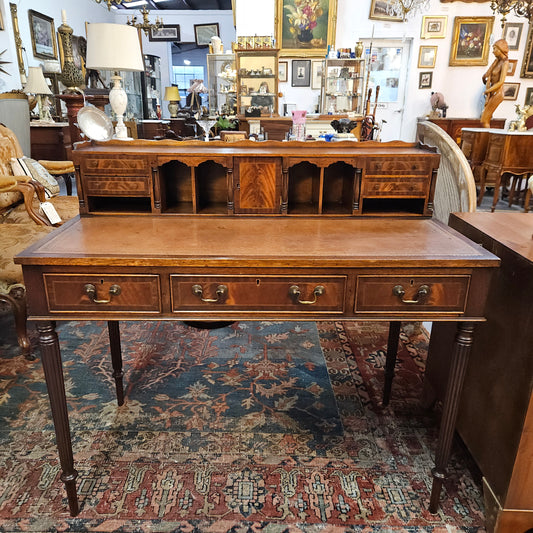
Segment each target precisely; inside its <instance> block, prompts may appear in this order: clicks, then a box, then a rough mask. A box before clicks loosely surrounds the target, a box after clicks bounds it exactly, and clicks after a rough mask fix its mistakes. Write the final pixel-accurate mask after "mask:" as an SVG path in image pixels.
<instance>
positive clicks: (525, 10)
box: [490, 0, 533, 28]
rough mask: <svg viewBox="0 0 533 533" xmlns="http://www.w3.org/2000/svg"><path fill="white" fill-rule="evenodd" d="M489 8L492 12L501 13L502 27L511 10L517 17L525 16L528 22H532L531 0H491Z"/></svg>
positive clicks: (532, 4)
mask: <svg viewBox="0 0 533 533" xmlns="http://www.w3.org/2000/svg"><path fill="white" fill-rule="evenodd" d="M490 8H491V9H492V11H493V12H494V13H499V14H500V15H502V28H503V26H504V24H505V20H506V17H507V15H508V14H509V13H510V12H511V11H514V14H515V15H516V16H517V17H526V18H527V20H529V22H533V0H491V3H490Z"/></svg>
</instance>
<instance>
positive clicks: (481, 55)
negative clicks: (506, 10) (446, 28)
mask: <svg viewBox="0 0 533 533" xmlns="http://www.w3.org/2000/svg"><path fill="white" fill-rule="evenodd" d="M493 22H494V17H474V18H468V17H455V22H454V29H453V42H452V51H451V55H450V66H474V65H486V64H487V63H488V60H489V59H488V58H489V48H490V46H489V40H490V36H491V33H492V24H493Z"/></svg>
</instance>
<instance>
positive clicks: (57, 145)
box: [30, 122, 72, 161]
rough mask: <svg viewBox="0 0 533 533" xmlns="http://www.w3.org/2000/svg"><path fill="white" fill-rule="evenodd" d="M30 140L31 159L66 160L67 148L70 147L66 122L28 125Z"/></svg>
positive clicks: (68, 128) (68, 129)
mask: <svg viewBox="0 0 533 533" xmlns="http://www.w3.org/2000/svg"><path fill="white" fill-rule="evenodd" d="M30 138H31V156H32V158H33V159H49V160H54V161H65V160H68V156H67V147H70V146H72V145H71V142H70V127H69V123H68V122H54V123H53V124H32V123H30Z"/></svg>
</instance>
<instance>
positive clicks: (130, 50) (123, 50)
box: [85, 23, 144, 71]
mask: <svg viewBox="0 0 533 533" xmlns="http://www.w3.org/2000/svg"><path fill="white" fill-rule="evenodd" d="M85 66H86V68H88V69H95V70H136V71H142V70H144V63H143V58H142V54H141V44H140V41H139V34H138V32H137V28H134V27H133V26H127V25H126V24H109V23H91V24H87V61H86V65H85Z"/></svg>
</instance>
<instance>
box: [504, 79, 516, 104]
mask: <svg viewBox="0 0 533 533" xmlns="http://www.w3.org/2000/svg"><path fill="white" fill-rule="evenodd" d="M519 89H520V84H519V83H504V84H503V99H504V100H516V99H517V98H518V91H519Z"/></svg>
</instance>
